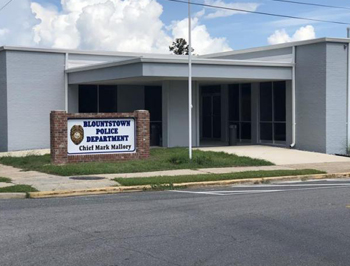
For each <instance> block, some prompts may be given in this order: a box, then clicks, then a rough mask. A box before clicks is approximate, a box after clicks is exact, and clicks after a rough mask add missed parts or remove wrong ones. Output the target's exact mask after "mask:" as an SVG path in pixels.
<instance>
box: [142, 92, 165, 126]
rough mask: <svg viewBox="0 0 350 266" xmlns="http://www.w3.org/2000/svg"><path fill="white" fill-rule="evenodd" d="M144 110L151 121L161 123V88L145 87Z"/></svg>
mask: <svg viewBox="0 0 350 266" xmlns="http://www.w3.org/2000/svg"><path fill="white" fill-rule="evenodd" d="M145 109H146V110H148V111H149V112H150V116H151V121H162V87H158V86H157V87H155V86H154V87H151V86H147V87H145Z"/></svg>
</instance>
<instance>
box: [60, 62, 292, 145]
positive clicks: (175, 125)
mask: <svg viewBox="0 0 350 266" xmlns="http://www.w3.org/2000/svg"><path fill="white" fill-rule="evenodd" d="M192 63H193V72H192V73H193V86H192V143H193V146H202V145H205V144H204V143H205V142H211V146H213V145H215V146H224V145H227V144H228V140H229V139H228V136H229V127H230V125H235V126H236V128H237V139H238V144H259V143H266V144H274V145H275V144H281V145H283V143H284V145H288V143H291V132H292V130H291V113H288V112H286V110H290V109H291V108H290V106H291V105H290V99H291V97H290V92H291V89H290V88H291V86H290V84H291V82H290V81H291V79H292V67H293V64H292V63H287V62H286V63H283V62H282V63H274V62H265V61H256V62H255V61H249V62H246V61H244V60H221V59H202V58H194V59H193V61H192ZM66 74H67V75H68V86H69V89H68V97H67V98H68V101H69V103H68V107H69V108H68V109H69V111H70V112H130V111H134V110H140V109H147V110H149V111H150V114H151V140H150V141H151V143H152V145H157V146H158V145H159V146H164V147H187V146H188V134H189V128H188V119H189V116H188V112H189V105H188V80H187V79H188V61H187V58H186V57H180V56H179V57H176V58H175V57H168V56H164V57H163V56H162V57H159V58H155V57H152V58H148V57H144V56H142V57H137V58H133V59H120V61H113V62H109V63H103V64H96V65H89V66H83V67H77V68H71V69H68V70H66ZM280 81H283V82H281V83H279V82H280ZM285 81H287V82H285ZM286 83H288V84H289V85H288V89H285V92H283V90H279V87H281V86H282V85H283V84H284V85H283V86H286V85H285V84H286ZM267 84H270V85H267ZM269 86H270V87H272V89H269V88H268V87H269ZM266 88H267V89H266ZM265 89H266V91H265ZM260 92H261V94H260ZM288 92H289V94H288ZM84 95H85V96H84ZM269 95H270V96H269ZM288 95H289V96H288ZM283 97H285V99H282V100H281V98H283ZM288 97H289V98H288ZM288 99H289V101H288ZM77 103H79V104H77ZM288 104H289V107H288ZM272 105H273V106H272ZM271 108H273V109H271ZM283 108H284V111H281V110H282V109H283ZM209 145H210V144H209Z"/></svg>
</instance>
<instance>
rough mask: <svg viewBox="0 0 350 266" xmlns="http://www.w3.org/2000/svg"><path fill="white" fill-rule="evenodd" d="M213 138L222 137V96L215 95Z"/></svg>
mask: <svg viewBox="0 0 350 266" xmlns="http://www.w3.org/2000/svg"><path fill="white" fill-rule="evenodd" d="M213 138H216V139H218V138H221V96H220V95H214V96H213Z"/></svg>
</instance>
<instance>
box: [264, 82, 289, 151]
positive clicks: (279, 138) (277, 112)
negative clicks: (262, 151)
mask: <svg viewBox="0 0 350 266" xmlns="http://www.w3.org/2000/svg"><path fill="white" fill-rule="evenodd" d="M260 142H261V143H269V144H284V143H285V142H286V83H285V82H284V81H279V82H264V83H260Z"/></svg>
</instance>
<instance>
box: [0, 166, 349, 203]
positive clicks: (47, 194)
mask: <svg viewBox="0 0 350 266" xmlns="http://www.w3.org/2000/svg"><path fill="white" fill-rule="evenodd" d="M346 177H350V172H349V173H340V174H316V175H297V176H278V177H264V178H247V179H231V180H221V181H205V182H188V183H175V184H173V186H174V187H186V188H196V187H207V186H225V185H232V184H247V183H262V182H266V181H291V180H301V179H304V178H307V179H338V178H346ZM151 189H152V186H151V185H143V186H125V187H105V188H92V189H79V190H60V191H42V192H29V193H28V196H29V198H33V199H38V198H58V197H73V196H87V195H102V194H116V193H123V192H141V191H145V190H151ZM4 194H5V193H4ZM6 194H20V193H6ZM22 194H24V197H25V193H22ZM0 196H1V194H0Z"/></svg>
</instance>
